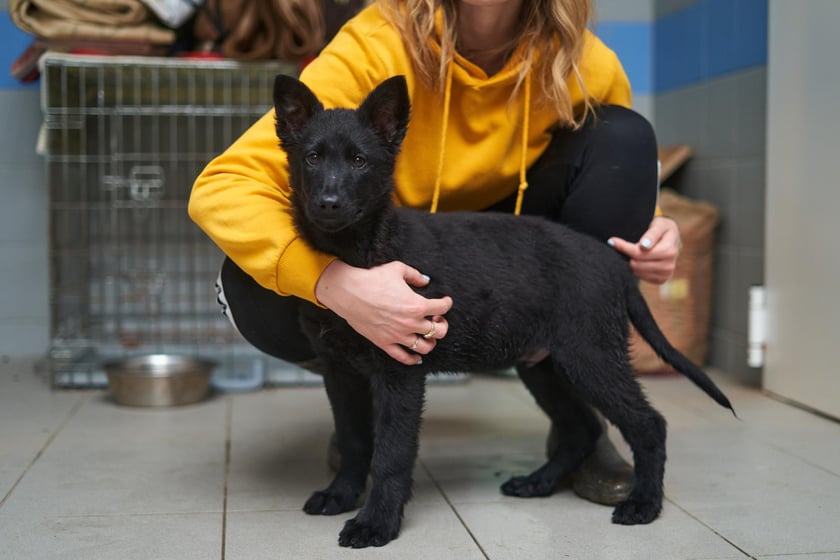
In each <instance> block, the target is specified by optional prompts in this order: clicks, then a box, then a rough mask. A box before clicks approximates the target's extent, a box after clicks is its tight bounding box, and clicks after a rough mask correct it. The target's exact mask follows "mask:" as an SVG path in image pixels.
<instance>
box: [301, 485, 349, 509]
mask: <svg viewBox="0 0 840 560" xmlns="http://www.w3.org/2000/svg"><path fill="white" fill-rule="evenodd" d="M358 499H359V495H358V494H357V493H352V492H351V493H341V492H334V491H330V490H321V491H319V492H315V493H313V494H312V496H310V497H309V499H308V500H306V503H305V504H304V505H303V511H305V512H306V513H308V514H309V515H337V514H339V513H344V512H345V511H350V510H352V509H356V502H357V501H358Z"/></svg>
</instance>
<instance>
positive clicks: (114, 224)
mask: <svg viewBox="0 0 840 560" xmlns="http://www.w3.org/2000/svg"><path fill="white" fill-rule="evenodd" d="M42 70H43V71H42V89H41V94H42V108H43V113H44V134H43V136H42V146H43V147H44V151H45V155H46V165H47V182H48V189H49V200H50V276H51V278H50V291H51V293H50V310H51V344H50V350H49V362H50V370H51V373H52V381H53V384H54V386H56V387H95V386H103V385H105V384H106V382H107V380H106V377H105V374H104V372H103V371H102V370H101V364H102V363H103V361H105V360H108V359H114V358H119V357H127V356H131V355H136V354H145V353H158V352H164V353H175V354H189V355H200V356H202V357H207V358H211V359H214V360H216V361H217V362H218V363H219V367H218V368H217V370H216V375H217V376H221V378H223V379H227V380H228V381H233V382H235V381H237V380H239V381H243V382H249V381H248V380H249V379H250V380H253V379H263V380H264V381H265V383H269V384H284V383H285V384H303V383H318V382H320V378H318V377H317V376H314V375H312V374H309V373H308V372H305V371H304V370H301V369H299V368H295V367H294V366H291V365H290V364H286V363H284V362H281V361H279V360H274V359H271V358H268V357H266V356H265V355H263V354H260V353H259V352H257V351H256V350H254V349H253V348H252V347H250V345H248V344H247V343H245V342H244V341H243V340H242V339H241V337H240V336H239V335H238V334H237V333H236V332H235V331H234V329H233V328H232V327H231V325H230V324H229V323H228V322H227V319H225V318H224V317H223V316H222V315H221V313H220V311H219V306H218V305H217V303H216V301H215V298H216V294H215V291H214V288H213V283H214V280H215V278H216V275H217V273H218V270H219V267H220V265H221V262H222V258H223V256H222V254H221V252H220V251H219V249H218V248H217V247H216V246H215V245H214V244H213V243H212V242H211V241H210V240H209V239H208V238H207V237H206V236H205V235H204V233H203V232H202V231H201V230H200V229H199V228H198V227H196V226H195V225H194V224H193V223H192V221H191V220H190V219H189V217H188V215H187V200H188V197H189V193H190V189H191V187H192V184H193V181H194V179H195V177H196V176H197V175H198V174H199V172H200V171H201V170H202V168H203V167H204V166H205V164H206V163H207V162H208V161H210V159H212V158H213V157H214V156H215V155H217V154H218V153H219V152H221V151H222V150H224V149H225V148H226V147H227V146H228V144H230V143H231V142H232V141H233V140H234V139H235V138H236V137H237V136H238V135H239V134H240V133H242V132H243V131H244V130H245V129H246V128H247V127H248V126H250V125H251V124H252V123H253V122H254V121H255V120H256V119H257V118H258V117H260V116H261V115H262V114H264V112H265V111H266V110H267V109H268V108H269V106H270V104H271V98H272V95H271V88H272V84H273V81H274V76H275V75H276V74H277V73H281V72H282V73H295V72H296V68H294V67H292V66H289V65H287V64H283V63H274V62H271V63H252V64H242V63H236V62H229V61H206V60H200V61H199V60H176V59H161V58H140V57H138V58H123V57H120V58H114V57H90V56H70V55H59V54H48V55H47V56H46V57H45V58H44V60H43V69H42Z"/></svg>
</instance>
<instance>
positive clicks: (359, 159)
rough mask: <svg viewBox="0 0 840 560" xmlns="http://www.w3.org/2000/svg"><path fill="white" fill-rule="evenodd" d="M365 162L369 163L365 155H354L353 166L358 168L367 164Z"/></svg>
mask: <svg viewBox="0 0 840 560" xmlns="http://www.w3.org/2000/svg"><path fill="white" fill-rule="evenodd" d="M365 164H367V160H366V159H365V156H363V155H358V154H357V155H356V156H355V157H353V167H355V168H356V169H361V168H362V167H364V166H365Z"/></svg>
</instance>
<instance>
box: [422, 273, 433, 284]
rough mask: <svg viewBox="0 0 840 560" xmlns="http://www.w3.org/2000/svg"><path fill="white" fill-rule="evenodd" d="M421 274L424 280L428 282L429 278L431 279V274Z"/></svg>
mask: <svg viewBox="0 0 840 560" xmlns="http://www.w3.org/2000/svg"><path fill="white" fill-rule="evenodd" d="M421 276H423V280H425V281H426V282H428V281H429V280H431V278H429V276H428V275H426V274H422V275H421Z"/></svg>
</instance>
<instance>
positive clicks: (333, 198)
mask: <svg viewBox="0 0 840 560" xmlns="http://www.w3.org/2000/svg"><path fill="white" fill-rule="evenodd" d="M318 206H320V207H321V209H322V210H327V211H332V210H338V209H339V208H341V203H340V202H339V201H338V196H337V195H334V194H325V195H321V197H320V198H319V199H318Z"/></svg>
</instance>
